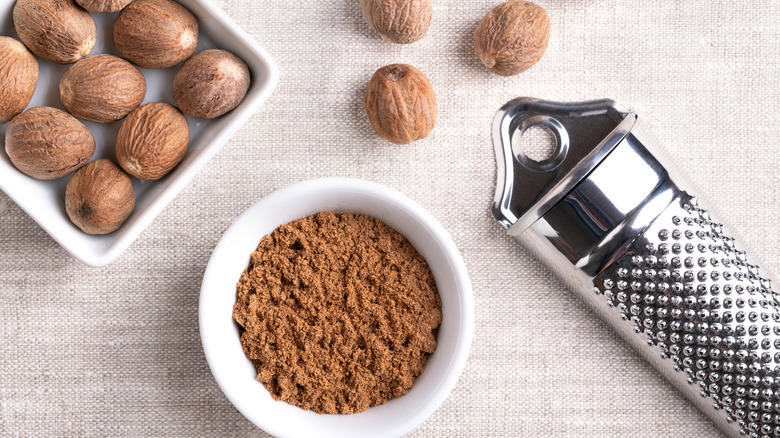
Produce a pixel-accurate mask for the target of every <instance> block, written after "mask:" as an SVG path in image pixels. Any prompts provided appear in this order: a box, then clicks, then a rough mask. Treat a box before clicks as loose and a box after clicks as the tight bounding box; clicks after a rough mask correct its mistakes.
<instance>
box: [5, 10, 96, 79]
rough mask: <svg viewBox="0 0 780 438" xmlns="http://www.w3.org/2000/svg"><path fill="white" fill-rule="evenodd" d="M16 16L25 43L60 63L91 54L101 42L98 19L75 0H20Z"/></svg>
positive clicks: (17, 31) (46, 58) (34, 51)
mask: <svg viewBox="0 0 780 438" xmlns="http://www.w3.org/2000/svg"><path fill="white" fill-rule="evenodd" d="M13 17H14V27H15V28H16V33H18V34H19V39H20V40H22V42H23V43H24V45H25V46H27V48H29V49H30V50H31V51H32V52H33V53H35V54H36V55H38V56H40V57H41V58H43V59H45V60H47V61H51V62H55V63H57V64H70V63H71V62H76V61H78V60H79V59H81V58H83V57H85V56H87V55H88V54H89V52H91V51H92V48H93V47H95V41H97V26H95V20H93V19H92V16H91V15H89V12H87V11H85V10H84V9H82V8H81V7H80V6H79V5H77V4H76V3H74V2H73V0H16V5H15V6H14V12H13Z"/></svg>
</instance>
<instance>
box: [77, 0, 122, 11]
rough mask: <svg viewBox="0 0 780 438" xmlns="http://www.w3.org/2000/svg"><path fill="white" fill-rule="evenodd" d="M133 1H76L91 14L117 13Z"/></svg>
mask: <svg viewBox="0 0 780 438" xmlns="http://www.w3.org/2000/svg"><path fill="white" fill-rule="evenodd" d="M132 1H133V0H76V3H78V4H79V5H80V6H81V7H82V8H84V9H86V10H88V11H89V12H117V11H121V10H122V8H124V7H125V6H127V5H129V4H130V2H132Z"/></svg>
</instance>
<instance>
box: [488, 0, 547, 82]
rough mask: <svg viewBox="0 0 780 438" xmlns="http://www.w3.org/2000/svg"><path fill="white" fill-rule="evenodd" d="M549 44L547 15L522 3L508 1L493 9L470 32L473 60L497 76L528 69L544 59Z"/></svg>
mask: <svg viewBox="0 0 780 438" xmlns="http://www.w3.org/2000/svg"><path fill="white" fill-rule="evenodd" d="M549 40H550V17H549V16H547V12H546V11H545V10H544V9H542V8H541V7H540V6H537V5H535V4H533V3H531V2H527V1H523V0H509V1H507V2H506V3H503V4H500V5H498V6H496V7H494V8H493V9H491V10H490V12H488V13H487V15H485V17H483V18H482V21H480V22H479V24H478V25H477V28H476V29H475V30H474V47H475V48H476V51H477V56H479V59H480V60H481V61H482V63H483V64H485V66H486V67H487V68H489V69H490V70H491V71H493V72H494V73H496V74H499V75H501V76H513V75H516V74H518V73H522V72H524V71H526V70H528V69H529V68H531V66H532V65H534V64H536V62H537V61H539V60H540V59H541V58H542V55H544V52H545V51H546V50H547V44H548V42H549Z"/></svg>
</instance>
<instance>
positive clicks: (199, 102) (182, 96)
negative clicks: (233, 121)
mask: <svg viewBox="0 0 780 438" xmlns="http://www.w3.org/2000/svg"><path fill="white" fill-rule="evenodd" d="M249 82H250V80H249V68H247V66H246V63H244V61H242V60H241V59H239V58H238V57H237V56H235V55H233V54H232V53H230V52H228V51H226V50H219V49H209V50H204V51H202V52H200V53H198V54H197V55H195V56H193V57H192V58H190V59H188V60H187V61H186V62H185V63H184V64H182V66H181V68H179V71H178V72H176V76H175V77H174V78H173V98H174V100H175V101H176V105H177V106H178V107H179V109H180V110H181V111H182V112H183V113H184V114H188V115H190V116H193V117H197V118H199V119H211V118H214V117H219V116H221V115H223V114H225V113H227V112H228V111H230V110H232V109H233V108H235V107H237V106H238V104H239V103H241V101H242V100H244V96H245V95H246V92H247V90H248V89H249Z"/></svg>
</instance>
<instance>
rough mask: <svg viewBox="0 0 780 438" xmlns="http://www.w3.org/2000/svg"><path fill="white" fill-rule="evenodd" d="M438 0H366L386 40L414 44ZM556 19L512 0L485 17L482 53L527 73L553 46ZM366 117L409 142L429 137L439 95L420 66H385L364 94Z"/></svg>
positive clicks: (497, 67)
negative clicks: (551, 35) (551, 33)
mask: <svg viewBox="0 0 780 438" xmlns="http://www.w3.org/2000/svg"><path fill="white" fill-rule="evenodd" d="M432 3H433V0H360V6H361V8H362V10H363V17H364V18H365V19H366V21H367V22H368V24H369V26H371V28H372V29H374V30H375V31H376V32H377V33H378V34H379V35H380V36H381V37H382V39H383V40H385V41H389V42H392V43H398V44H410V43H413V42H415V41H418V40H420V39H421V38H422V37H423V36H425V34H426V33H427V32H428V27H430V25H431V17H432V15H433V4H432ZM549 39H550V18H549V17H548V16H547V12H546V11H545V10H544V9H542V8H541V7H539V6H538V5H536V4H534V3H531V2H527V1H523V0H509V1H507V2H506V3H503V4H500V5H498V6H496V7H494V8H493V9H491V10H490V12H488V13H487V15H485V17H484V18H482V21H480V23H479V25H477V28H476V30H475V31H474V48H475V49H476V52H477V56H479V59H480V60H481V61H482V63H483V64H485V67H487V68H489V69H490V70H491V71H492V72H494V73H496V74H499V75H501V76H513V75H516V74H519V73H522V72H524V71H526V70H528V69H529V68H531V66H532V65H534V64H536V62H537V61H539V60H540V59H541V58H542V55H544V52H545V50H547V43H548V41H549ZM363 106H364V107H365V110H366V117H367V118H368V122H369V124H370V125H371V127H372V128H374V131H376V133H377V134H379V136H380V137H382V138H384V139H386V140H388V141H390V142H393V143H396V144H407V143H411V142H413V141H415V140H419V139H422V138H425V137H427V136H428V134H430V132H431V131H432V130H433V127H434V125H435V124H436V116H437V106H436V95H435V93H434V92H433V87H431V82H430V81H429V80H428V78H427V77H426V76H425V74H423V73H422V72H421V71H420V70H418V69H416V68H414V67H412V66H411V65H407V64H392V65H388V66H385V67H382V68H380V69H379V70H377V71H376V73H374V75H373V76H372V77H371V81H370V82H369V83H368V88H367V89H366V95H365V97H364V99H363Z"/></svg>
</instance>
